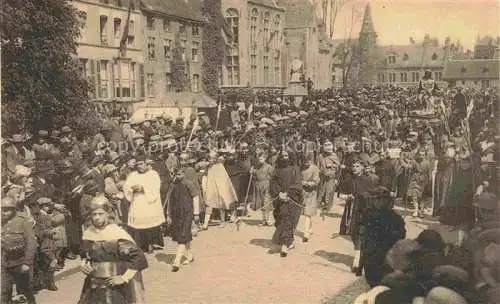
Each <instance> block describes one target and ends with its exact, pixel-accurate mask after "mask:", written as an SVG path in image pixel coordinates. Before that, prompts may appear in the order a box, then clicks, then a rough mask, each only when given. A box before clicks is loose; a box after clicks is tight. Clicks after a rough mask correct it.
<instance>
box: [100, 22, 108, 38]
mask: <svg viewBox="0 0 500 304" xmlns="http://www.w3.org/2000/svg"><path fill="white" fill-rule="evenodd" d="M100 22H101V23H100V34H101V44H104V45H108V33H107V31H108V29H107V27H108V17H107V16H104V15H101V18H100Z"/></svg>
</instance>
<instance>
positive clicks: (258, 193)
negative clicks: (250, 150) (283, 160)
mask: <svg viewBox="0 0 500 304" xmlns="http://www.w3.org/2000/svg"><path fill="white" fill-rule="evenodd" d="M257 159H258V162H257V164H256V165H255V167H252V168H251V169H250V174H251V175H252V176H254V178H253V180H252V182H253V199H254V202H255V210H259V209H260V210H262V222H261V223H260V224H259V226H268V225H272V223H273V219H272V213H271V211H272V210H273V205H272V202H271V193H270V181H271V178H272V176H273V174H274V168H273V166H271V165H270V164H268V163H267V162H266V161H267V155H266V154H265V153H264V152H261V153H260V154H259V155H257Z"/></svg>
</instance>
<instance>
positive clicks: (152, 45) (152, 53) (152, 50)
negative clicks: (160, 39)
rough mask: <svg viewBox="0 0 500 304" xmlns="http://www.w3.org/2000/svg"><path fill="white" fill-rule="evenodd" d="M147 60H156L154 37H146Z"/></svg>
mask: <svg viewBox="0 0 500 304" xmlns="http://www.w3.org/2000/svg"><path fill="white" fill-rule="evenodd" d="M148 59H149V60H155V59H156V51H155V37H148Z"/></svg>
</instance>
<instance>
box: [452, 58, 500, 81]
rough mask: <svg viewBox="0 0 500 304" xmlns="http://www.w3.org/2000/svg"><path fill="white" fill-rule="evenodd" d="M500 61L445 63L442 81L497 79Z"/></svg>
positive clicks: (481, 60) (472, 60) (477, 60)
mask: <svg viewBox="0 0 500 304" xmlns="http://www.w3.org/2000/svg"><path fill="white" fill-rule="evenodd" d="M499 73H500V60H498V59H468V60H450V61H448V62H446V65H445V66H444V71H443V79H449V80H453V79H499V78H500V74H499Z"/></svg>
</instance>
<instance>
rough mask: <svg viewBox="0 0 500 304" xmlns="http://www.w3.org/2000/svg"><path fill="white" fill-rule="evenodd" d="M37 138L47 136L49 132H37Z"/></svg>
mask: <svg viewBox="0 0 500 304" xmlns="http://www.w3.org/2000/svg"><path fill="white" fill-rule="evenodd" d="M38 136H40V137H45V136H49V131H47V130H39V131H38Z"/></svg>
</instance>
